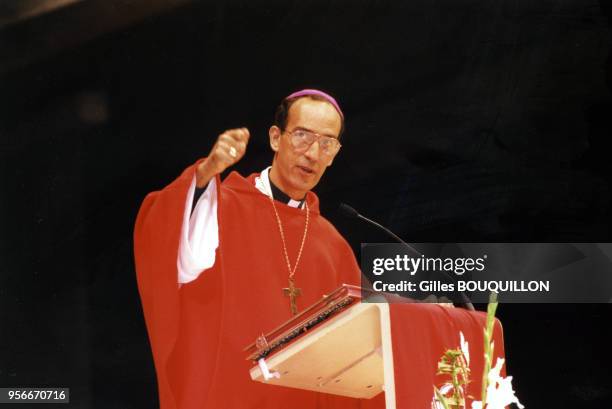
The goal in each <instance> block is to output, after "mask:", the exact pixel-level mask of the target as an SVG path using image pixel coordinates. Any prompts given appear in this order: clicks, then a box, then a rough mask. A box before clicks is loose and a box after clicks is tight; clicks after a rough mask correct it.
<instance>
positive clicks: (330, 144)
mask: <svg viewBox="0 0 612 409" xmlns="http://www.w3.org/2000/svg"><path fill="white" fill-rule="evenodd" d="M287 133H288V134H289V136H290V137H291V144H292V145H293V148H294V149H295V151H296V152H298V153H303V152H306V151H307V150H308V149H310V147H311V146H312V144H313V143H315V141H319V148H320V149H321V151H322V152H323V154H324V155H325V156H328V157H330V158H331V157H333V156H334V155H335V154H337V153H338V151H339V150H340V147H342V145H341V144H340V142H338V139H336V138H331V137H329V136H324V135H319V134H318V133H315V132H310V131H307V130H305V129H294V130H293V131H287Z"/></svg>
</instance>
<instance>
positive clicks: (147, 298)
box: [134, 164, 219, 408]
mask: <svg viewBox="0 0 612 409" xmlns="http://www.w3.org/2000/svg"><path fill="white" fill-rule="evenodd" d="M196 165H197V164H194V165H192V166H190V167H188V168H187V169H186V170H185V171H184V172H183V173H182V174H181V175H180V176H179V177H178V178H177V179H176V180H174V181H173V182H172V183H171V184H169V185H168V186H166V187H165V188H164V189H162V190H161V191H157V192H152V193H149V194H148V195H147V197H146V198H145V200H144V201H143V203H142V205H141V207H140V210H139V212H138V216H137V218H136V225H135V227H134V258H135V264H136V275H137V280H138V290H139V292H140V298H141V302H142V307H143V310H144V315H145V321H146V324H147V330H148V333H149V340H150V342H151V349H152V351H153V357H154V361H155V369H156V372H157V381H158V388H159V396H160V404H161V407H164V408H166V407H168V408H170V407H174V399H173V397H172V392H171V390H170V386H169V383H168V379H167V375H166V370H165V367H166V363H167V361H168V357H169V356H170V353H171V352H172V349H173V347H174V343H175V341H176V337H177V334H178V323H179V314H180V311H179V298H178V296H179V292H178V291H179V287H178V271H177V256H178V246H179V239H180V234H181V227H182V219H183V214H184V210H185V200H186V197H187V192H188V190H189V187H190V186H191V182H192V180H193V177H194V174H195V167H196ZM218 182H219V181H218Z"/></svg>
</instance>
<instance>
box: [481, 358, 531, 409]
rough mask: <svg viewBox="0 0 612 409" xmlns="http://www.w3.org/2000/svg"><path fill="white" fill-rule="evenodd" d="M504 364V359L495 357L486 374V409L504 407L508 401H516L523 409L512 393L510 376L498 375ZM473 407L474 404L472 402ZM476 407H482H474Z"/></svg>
mask: <svg viewBox="0 0 612 409" xmlns="http://www.w3.org/2000/svg"><path fill="white" fill-rule="evenodd" d="M503 366H504V359H503V358H497V362H496V363H495V366H494V367H493V368H491V370H490V371H489V374H488V378H489V385H488V387H487V409H505V407H506V406H508V405H509V404H510V403H516V405H517V406H518V407H519V408H520V409H523V408H524V406H523V405H522V404H521V402H519V400H518V398H517V397H516V395H515V394H514V390H513V389H512V377H511V376H508V377H506V378H502V377H501V376H500V373H501V369H502V367H503ZM472 408H473V409H474V404H472ZM476 408H478V409H480V408H482V404H481V406H480V407H478V406H477V407H476Z"/></svg>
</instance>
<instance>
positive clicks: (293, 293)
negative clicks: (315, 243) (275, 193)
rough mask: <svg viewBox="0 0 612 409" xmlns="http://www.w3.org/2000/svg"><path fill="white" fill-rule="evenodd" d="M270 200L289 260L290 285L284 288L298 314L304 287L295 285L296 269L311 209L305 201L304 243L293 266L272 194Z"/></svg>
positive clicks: (293, 311)
mask: <svg viewBox="0 0 612 409" xmlns="http://www.w3.org/2000/svg"><path fill="white" fill-rule="evenodd" d="M269 198H270V202H271V203H272V208H273V209H274V214H275V215H276V222H277V223H278V231H279V232H280V236H281V241H282V242H283V253H284V254H285V261H286V262H287V269H288V270H289V277H288V280H289V287H286V288H283V294H284V295H285V296H286V297H289V303H290V306H291V313H292V314H293V315H296V314H297V312H298V311H297V304H296V300H295V299H296V298H297V296H299V295H301V294H302V289H301V288H297V287H296V286H295V278H294V276H295V271H296V270H297V267H298V264H299V263H300V258H301V257H302V250H304V243H305V242H306V235H307V234H308V222H309V220H310V211H309V210H308V203H307V202H306V201H304V206H305V207H306V225H305V226H304V234H303V235H302V243H301V244H300V251H299V252H298V255H297V258H296V260H295V265H294V266H293V268H291V262H290V261H289V252H288V251H287V242H286V241H285V232H284V230H283V224H282V223H281V219H280V216H279V215H278V211H277V210H276V205H275V204H274V198H273V197H272V195H271V194H270V196H269Z"/></svg>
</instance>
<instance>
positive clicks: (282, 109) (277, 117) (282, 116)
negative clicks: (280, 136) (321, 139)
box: [274, 95, 344, 139]
mask: <svg viewBox="0 0 612 409" xmlns="http://www.w3.org/2000/svg"><path fill="white" fill-rule="evenodd" d="M302 98H310V99H314V100H315V101H321V102H327V103H328V104H330V105H332V104H331V103H330V102H329V101H328V100H327V99H325V98H323V97H321V96H319V95H305V96H301V97H294V98H285V99H283V100H282V101H281V103H280V105H279V106H278V107H277V108H276V113H275V114H274V125H276V126H278V127H279V128H280V130H281V131H282V132H284V131H285V128H287V121H288V120H289V109H290V108H291V106H292V105H293V103H294V102H295V101H297V100H298V99H302ZM332 106H333V105H332ZM334 109H335V108H334ZM342 133H344V118H343V117H342V116H341V115H340V132H339V133H338V139H340V137H341V136H342Z"/></svg>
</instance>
